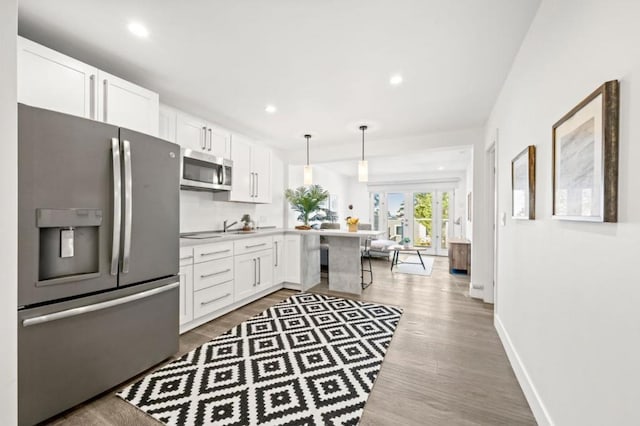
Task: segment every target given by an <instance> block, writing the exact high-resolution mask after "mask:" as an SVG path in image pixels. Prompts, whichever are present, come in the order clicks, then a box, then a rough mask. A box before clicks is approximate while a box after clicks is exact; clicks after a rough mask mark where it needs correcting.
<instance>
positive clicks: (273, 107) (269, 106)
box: [264, 104, 278, 114]
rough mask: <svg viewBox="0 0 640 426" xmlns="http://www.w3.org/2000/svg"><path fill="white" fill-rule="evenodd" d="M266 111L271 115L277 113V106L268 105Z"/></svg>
mask: <svg viewBox="0 0 640 426" xmlns="http://www.w3.org/2000/svg"><path fill="white" fill-rule="evenodd" d="M264 110H265V111H266V112H268V113H269V114H273V113H275V112H276V111H277V110H278V108H276V106H275V105H271V104H269V105H267V106H266V107H264Z"/></svg>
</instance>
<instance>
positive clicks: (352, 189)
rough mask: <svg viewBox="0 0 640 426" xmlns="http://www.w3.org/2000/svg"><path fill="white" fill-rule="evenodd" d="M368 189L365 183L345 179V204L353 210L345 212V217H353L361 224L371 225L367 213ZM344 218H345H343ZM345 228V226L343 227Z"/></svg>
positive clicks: (354, 178)
mask: <svg viewBox="0 0 640 426" xmlns="http://www.w3.org/2000/svg"><path fill="white" fill-rule="evenodd" d="M369 203H370V201H369V189H368V187H367V183H366V182H362V183H361V182H358V178H357V177H349V178H348V179H347V200H346V204H347V205H349V204H351V205H352V206H353V210H351V211H350V212H349V211H347V216H349V215H351V216H355V217H357V218H358V219H360V222H361V223H371V219H372V218H371V216H370V213H369V210H370V208H369V207H370V205H369ZM345 217H346V216H345ZM345 226H346V225H345Z"/></svg>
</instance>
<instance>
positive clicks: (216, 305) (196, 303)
mask: <svg viewBox="0 0 640 426" xmlns="http://www.w3.org/2000/svg"><path fill="white" fill-rule="evenodd" d="M232 303H233V281H227V282H223V283H220V284H215V285H213V286H211V287H207V288H205V289H202V290H198V291H195V292H194V293H193V317H194V318H199V317H201V316H204V315H206V314H209V313H211V312H215V311H217V310H218V309H222V308H224V307H225V306H228V305H231V304H232Z"/></svg>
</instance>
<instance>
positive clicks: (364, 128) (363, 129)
mask: <svg viewBox="0 0 640 426" xmlns="http://www.w3.org/2000/svg"><path fill="white" fill-rule="evenodd" d="M360 130H362V161H364V131H365V130H367V126H365V125H362V126H360Z"/></svg>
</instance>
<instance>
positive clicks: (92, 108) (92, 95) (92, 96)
mask: <svg viewBox="0 0 640 426" xmlns="http://www.w3.org/2000/svg"><path fill="white" fill-rule="evenodd" d="M89 102H91V105H89V115H90V116H91V119H92V120H96V119H97V118H98V117H97V114H96V75H95V74H91V75H90V76H89Z"/></svg>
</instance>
